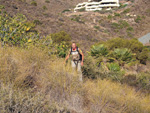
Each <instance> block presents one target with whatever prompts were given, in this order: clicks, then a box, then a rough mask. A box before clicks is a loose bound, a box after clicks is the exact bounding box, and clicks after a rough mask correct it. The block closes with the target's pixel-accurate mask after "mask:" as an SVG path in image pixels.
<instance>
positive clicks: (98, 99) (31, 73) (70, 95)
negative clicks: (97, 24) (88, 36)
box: [0, 12, 150, 113]
mask: <svg viewBox="0 0 150 113" xmlns="http://www.w3.org/2000/svg"><path fill="white" fill-rule="evenodd" d="M34 26H35V25H34V22H31V23H30V22H27V20H26V17H25V16H24V15H18V16H16V17H10V16H9V15H8V14H7V13H3V12H2V13H1V15H0V39H1V47H0V56H1V57H0V112H2V113H11V112H18V113H19V112H21V113H24V112H26V113H35V112H39V113H47V112H48V113H55V112H57V113H78V112H81V113H100V112H102V113H120V112H122V113H149V112H150V106H149V105H150V95H149V94H148V93H143V92H142V91H139V90H138V91H137V90H136V88H134V87H131V86H129V85H133V86H136V87H140V88H141V89H143V90H146V91H149V89H150V85H149V81H150V76H149V75H150V74H149V70H148V69H147V70H146V71H145V72H140V71H139V73H138V74H137V73H136V74H133V73H131V74H128V72H129V71H131V70H130V68H132V66H135V65H142V66H143V65H146V63H147V61H148V60H149V54H148V53H149V50H148V49H147V48H145V47H144V46H143V45H142V44H141V43H139V42H138V41H137V40H136V39H132V40H125V39H121V38H116V39H112V40H109V41H106V42H101V43H97V44H95V45H93V46H92V47H91V50H90V51H89V53H88V55H87V56H86V59H85V65H84V67H83V74H84V81H83V82H82V83H81V82H79V80H78V77H77V75H76V74H74V73H72V69H71V68H70V63H69V62H68V64H67V65H66V66H65V65H64V64H63V62H64V57H65V56H66V54H67V52H68V49H69V45H70V41H71V36H70V35H69V34H68V33H66V32H64V31H61V32H58V33H54V34H50V35H48V36H46V37H40V35H39V34H38V32H37V31H36V30H35V29H34ZM132 71H134V70H132ZM130 77H131V78H133V80H131V79H129V78H130ZM129 80H131V81H129ZM124 83H126V84H124Z"/></svg>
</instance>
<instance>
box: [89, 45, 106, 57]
mask: <svg viewBox="0 0 150 113" xmlns="http://www.w3.org/2000/svg"><path fill="white" fill-rule="evenodd" d="M107 54H108V49H107V48H106V47H105V46H104V45H103V44H99V45H93V46H92V48H91V55H92V56H102V55H103V56H106V55H107Z"/></svg>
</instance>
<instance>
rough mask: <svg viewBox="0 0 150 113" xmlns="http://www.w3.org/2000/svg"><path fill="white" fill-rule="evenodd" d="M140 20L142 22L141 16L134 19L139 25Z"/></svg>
mask: <svg viewBox="0 0 150 113" xmlns="http://www.w3.org/2000/svg"><path fill="white" fill-rule="evenodd" d="M141 20H142V18H141V16H139V15H138V16H137V18H136V19H135V22H136V23H139V22H140V21H141Z"/></svg>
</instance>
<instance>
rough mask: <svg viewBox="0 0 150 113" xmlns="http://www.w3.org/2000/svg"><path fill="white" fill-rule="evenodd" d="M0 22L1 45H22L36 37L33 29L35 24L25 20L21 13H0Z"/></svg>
mask: <svg viewBox="0 0 150 113" xmlns="http://www.w3.org/2000/svg"><path fill="white" fill-rule="evenodd" d="M0 23H1V25H0V38H1V42H2V44H3V45H18V46H24V45H25V44H26V43H28V42H31V41H35V40H37V39H38V34H37V33H36V32H35V31H34V27H35V24H34V23H31V22H27V19H26V17H25V16H24V15H22V14H18V15H15V16H14V17H10V16H8V14H7V13H6V14H2V15H0Z"/></svg>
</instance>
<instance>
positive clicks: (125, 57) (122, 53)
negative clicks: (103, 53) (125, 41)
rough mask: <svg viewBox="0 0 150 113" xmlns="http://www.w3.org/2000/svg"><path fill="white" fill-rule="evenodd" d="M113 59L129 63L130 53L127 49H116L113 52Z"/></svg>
mask: <svg viewBox="0 0 150 113" xmlns="http://www.w3.org/2000/svg"><path fill="white" fill-rule="evenodd" d="M113 57H114V58H116V59H117V60H122V61H126V62H129V61H131V59H132V53H131V51H130V50H129V49H127V48H122V49H120V48H117V49H115V50H114V51H113Z"/></svg>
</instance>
